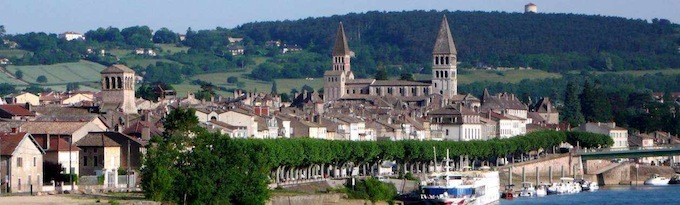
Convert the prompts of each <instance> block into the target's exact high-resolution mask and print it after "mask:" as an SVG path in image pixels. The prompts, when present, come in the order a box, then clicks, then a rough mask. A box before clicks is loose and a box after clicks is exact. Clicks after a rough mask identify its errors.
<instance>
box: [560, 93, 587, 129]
mask: <svg viewBox="0 0 680 205" xmlns="http://www.w3.org/2000/svg"><path fill="white" fill-rule="evenodd" d="M561 116H562V121H564V122H567V123H569V124H570V125H571V126H572V127H576V126H579V125H580V124H582V123H583V121H584V119H583V114H582V113H581V103H580V101H579V98H578V87H576V85H575V84H574V83H573V82H569V83H567V88H566V89H565V91H564V109H563V110H562V114H561Z"/></svg>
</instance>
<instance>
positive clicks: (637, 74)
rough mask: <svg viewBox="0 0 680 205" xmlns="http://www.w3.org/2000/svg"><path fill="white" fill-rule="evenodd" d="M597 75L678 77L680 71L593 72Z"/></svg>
mask: <svg viewBox="0 0 680 205" xmlns="http://www.w3.org/2000/svg"><path fill="white" fill-rule="evenodd" d="M593 73H595V74H598V75H599V74H629V75H634V76H643V75H647V74H650V75H653V74H657V73H662V74H664V75H677V74H680V69H662V70H627V71H617V72H599V71H598V72H593Z"/></svg>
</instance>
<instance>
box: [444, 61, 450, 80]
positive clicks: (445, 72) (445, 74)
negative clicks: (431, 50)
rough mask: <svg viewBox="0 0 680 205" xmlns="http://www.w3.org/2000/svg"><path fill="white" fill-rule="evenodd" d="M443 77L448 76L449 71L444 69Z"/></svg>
mask: <svg viewBox="0 0 680 205" xmlns="http://www.w3.org/2000/svg"><path fill="white" fill-rule="evenodd" d="M447 59H448V58H447ZM444 77H445V78H449V71H444Z"/></svg>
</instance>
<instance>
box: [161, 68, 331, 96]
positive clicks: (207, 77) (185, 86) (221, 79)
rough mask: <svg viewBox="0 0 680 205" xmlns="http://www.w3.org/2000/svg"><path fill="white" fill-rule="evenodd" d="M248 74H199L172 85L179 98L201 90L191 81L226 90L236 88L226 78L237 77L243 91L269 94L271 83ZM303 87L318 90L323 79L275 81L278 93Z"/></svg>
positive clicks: (239, 72) (224, 94) (242, 72)
mask: <svg viewBox="0 0 680 205" xmlns="http://www.w3.org/2000/svg"><path fill="white" fill-rule="evenodd" d="M249 73H250V70H244V71H238V72H223V73H209V74H201V75H196V76H194V77H192V78H191V79H189V80H186V81H185V82H184V83H182V84H177V85H173V87H174V88H175V90H177V95H179V96H186V95H187V91H189V92H195V91H198V90H200V89H201V88H200V87H199V86H197V85H191V84H190V83H191V81H193V80H197V79H198V80H202V81H207V82H210V83H212V84H213V85H216V86H222V87H226V88H237V87H236V84H230V83H227V78H229V77H231V76H235V77H238V81H239V82H244V83H245V88H244V89H245V90H250V91H254V90H257V91H258V92H269V91H271V88H272V83H271V82H267V81H261V80H254V79H251V78H249V77H248V74H249ZM304 85H309V86H311V87H312V88H314V89H315V90H319V89H321V88H323V78H309V79H304V78H303V79H276V87H277V89H278V91H279V92H290V90H292V89H293V88H295V89H297V90H301V89H302V86H304ZM218 94H222V95H223V96H225V97H231V96H232V94H231V93H225V92H218Z"/></svg>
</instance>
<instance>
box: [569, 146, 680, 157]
mask: <svg viewBox="0 0 680 205" xmlns="http://www.w3.org/2000/svg"><path fill="white" fill-rule="evenodd" d="M575 155H578V156H581V159H582V160H589V159H613V158H638V157H654V156H675V155H680V144H675V145H663V146H652V147H632V148H628V147H625V148H603V149H582V150H578V151H576V153H575Z"/></svg>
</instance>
